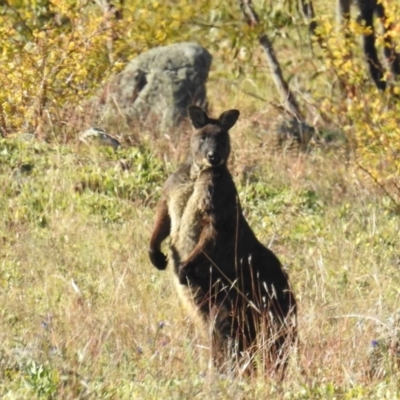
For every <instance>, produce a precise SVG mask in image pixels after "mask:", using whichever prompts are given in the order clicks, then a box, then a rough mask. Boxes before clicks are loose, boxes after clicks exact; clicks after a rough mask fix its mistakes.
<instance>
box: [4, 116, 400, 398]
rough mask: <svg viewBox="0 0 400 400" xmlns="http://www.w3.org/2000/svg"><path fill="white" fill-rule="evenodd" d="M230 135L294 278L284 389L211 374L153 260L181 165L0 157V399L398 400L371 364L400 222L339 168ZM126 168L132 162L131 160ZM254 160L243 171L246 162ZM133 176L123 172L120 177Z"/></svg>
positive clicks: (88, 153)
mask: <svg viewBox="0 0 400 400" xmlns="http://www.w3.org/2000/svg"><path fill="white" fill-rule="evenodd" d="M245 125H246V118H244V119H243V120H242V121H241V123H240V124H239V125H238V126H237V127H236V128H235V129H234V130H233V146H234V159H235V160H240V163H239V161H236V162H237V163H238V164H237V165H235V164H233V165H232V169H233V170H238V169H239V166H241V167H243V166H246V167H247V168H245V172H243V171H242V173H237V174H236V180H237V184H238V188H239V191H240V196H241V200H242V203H243V206H244V209H245V212H246V215H247V217H248V219H249V220H250V222H251V225H252V226H253V227H254V229H255V231H256V232H257V235H258V236H259V237H260V239H261V240H262V241H263V242H264V243H266V244H268V245H269V246H270V247H271V248H272V249H273V250H274V251H275V252H276V253H277V254H278V255H279V256H280V258H281V259H282V261H283V262H284V264H285V266H286V267H287V269H288V271H289V273H290V277H291V281H292V283H293V287H294V291H295V293H296V296H297V299H298V302H299V311H300V318H299V325H300V328H299V332H300V338H301V347H300V348H299V350H298V354H297V355H296V354H295V355H294V356H293V357H292V360H291V364H290V368H289V371H288V376H287V379H286V380H285V382H284V383H283V384H282V385H278V384H277V383H274V382H273V381H269V380H266V379H264V378H263V377H262V376H256V377H253V378H251V379H250V380H249V379H245V378H243V379H239V380H238V379H235V380H232V378H231V377H229V376H219V375H218V374H217V373H216V372H213V371H209V369H208V358H209V357H208V351H207V345H208V344H207V343H204V340H203V339H201V338H200V337H198V336H197V334H196V332H195V330H194V329H193V326H192V325H191V323H190V321H189V320H188V319H187V316H186V314H185V311H184V310H183V309H182V308H181V306H180V304H179V301H178V299H177V298H176V295H175V292H174V288H173V286H172V284H171V275H170V274H169V273H168V272H165V273H162V272H159V271H157V270H155V269H154V268H153V267H152V266H151V265H150V263H149V260H148V258H147V243H148V240H149V235H150V230H151V224H152V217H153V209H154V204H155V201H156V200H157V197H158V194H159V189H160V185H161V184H162V181H163V179H164V178H165V177H166V174H167V172H168V171H169V170H170V169H171V168H173V163H172V162H171V163H167V164H164V163H162V162H161V161H160V160H159V159H157V158H156V157H154V156H152V155H151V152H150V151H149V150H148V149H146V147H145V146H143V147H142V148H132V147H128V148H126V149H123V150H121V151H119V152H117V153H115V154H114V153H112V152H110V151H109V150H108V149H107V148H98V149H97V148H95V147H86V146H83V147H82V146H79V145H77V144H75V145H73V144H71V145H69V146H59V145H56V144H45V143H38V142H21V141H17V140H12V139H5V140H3V141H1V143H0V157H1V164H0V165H1V167H0V181H1V187H2V188H4V189H3V194H2V196H1V198H0V207H1V218H0V238H1V251H0V256H1V258H0V262H1V268H0V302H1V304H2V311H1V313H0V326H1V330H0V335H1V340H0V343H1V344H0V354H1V364H0V366H1V369H0V374H1V375H0V394H1V397H2V398H32V396H33V395H37V396H39V397H40V396H43V397H44V398H48V397H51V396H54V397H56V398H115V399H124V398H126V399H131V398H143V399H153V398H154V399H156V398H157V399H161V398H163V399H164V398H171V399H175V398H176V399H178V398H188V399H189V398H204V397H206V396H207V397H209V398H213V399H214V398H215V399H225V398H235V399H236V398H237V399H240V398H246V399H259V398H265V397H263V396H266V397H268V398H288V399H307V398H321V399H327V398H332V399H333V398H367V397H369V398H391V399H393V398H395V397H396V396H397V395H398V372H397V370H396V369H395V368H394V367H391V364H390V357H389V351H387V350H386V349H383V348H382V358H383V361H382V362H379V363H378V364H377V365H378V367H382V368H383V371H382V373H385V374H386V375H385V376H382V375H380V376H378V377H371V376H370V372H371V365H370V358H369V351H370V350H371V341H373V340H378V339H379V338H380V337H381V336H380V335H382V333H381V331H382V328H383V327H385V326H388V322H387V318H388V317H390V316H393V314H394V312H395V310H396V308H397V305H398V302H399V289H398V288H399V287H400V277H399V273H398V270H399V261H400V260H399V255H398V248H399V245H400V243H399V242H400V238H399V235H398V232H399V223H400V222H399V218H398V215H396V214H395V213H394V212H393V210H392V204H391V202H390V201H389V200H388V198H386V197H385V196H384V195H382V193H380V192H379V190H377V189H376V188H375V187H374V186H373V185H371V184H370V182H369V181H368V179H364V178H363V177H362V176H359V174H358V172H357V170H355V169H354V168H353V167H352V166H351V165H348V164H345V163H344V162H343V161H341V160H340V159H338V157H337V156H336V155H335V154H329V152H326V151H321V150H318V149H317V150H315V151H314V152H313V153H312V154H310V155H308V156H307V157H300V158H294V157H283V156H281V155H279V154H271V153H270V152H267V151H265V152H264V149H262V148H261V150H262V152H260V147H259V141H258V140H257V139H256V138H253V139H252V140H250V139H249V138H248V136H246V139H245V138H244V136H243V135H242V134H241V132H242V131H245V129H246V127H245ZM122 160H123V162H122ZM246 161H247V162H246ZM122 166H123V167H122Z"/></svg>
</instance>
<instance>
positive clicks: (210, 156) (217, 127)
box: [188, 106, 239, 169]
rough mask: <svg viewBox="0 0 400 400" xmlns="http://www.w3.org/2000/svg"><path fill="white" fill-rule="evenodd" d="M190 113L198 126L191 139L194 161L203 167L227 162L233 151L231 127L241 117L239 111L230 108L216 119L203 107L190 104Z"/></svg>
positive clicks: (194, 123) (190, 116)
mask: <svg viewBox="0 0 400 400" xmlns="http://www.w3.org/2000/svg"><path fill="white" fill-rule="evenodd" d="M188 114H189V118H190V120H191V121H192V124H193V126H194V127H195V128H196V132H195V133H194V134H193V136H192V137H191V140H190V151H191V155H192V160H193V162H194V163H195V164H196V165H197V166H198V167H200V168H201V169H203V168H214V167H218V166H220V165H223V164H226V162H227V160H228V157H229V153H230V151H231V146H230V141H229V129H231V128H232V126H233V125H235V123H236V121H237V119H238V118H239V111H238V110H228V111H225V112H223V113H222V114H221V115H220V116H219V118H218V119H214V118H210V117H209V116H208V115H207V113H206V112H205V111H204V110H203V109H202V108H200V107H197V106H189V107H188Z"/></svg>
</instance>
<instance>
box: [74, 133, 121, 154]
mask: <svg viewBox="0 0 400 400" xmlns="http://www.w3.org/2000/svg"><path fill="white" fill-rule="evenodd" d="M79 140H80V141H81V142H84V143H87V144H89V142H93V141H94V140H95V141H96V142H97V144H99V145H102V146H110V147H112V148H113V149H114V150H117V149H118V147H119V146H121V143H120V142H119V141H118V140H117V139H115V138H114V137H112V136H111V135H109V134H108V133H106V132H105V131H104V130H102V129H100V128H90V129H88V130H87V131H85V132H83V133H81V135H80V136H79Z"/></svg>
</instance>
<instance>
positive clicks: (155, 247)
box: [149, 201, 171, 269]
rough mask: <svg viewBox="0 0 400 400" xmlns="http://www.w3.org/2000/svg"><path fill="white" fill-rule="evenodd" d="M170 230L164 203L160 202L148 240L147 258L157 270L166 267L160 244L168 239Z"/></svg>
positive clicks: (166, 208)
mask: <svg viewBox="0 0 400 400" xmlns="http://www.w3.org/2000/svg"><path fill="white" fill-rule="evenodd" d="M170 230H171V219H170V216H169V214H168V207H167V203H166V202H165V201H161V202H160V203H159V205H158V208H157V213H156V219H155V223H154V228H153V234H152V235H151V239H150V248H149V257H150V261H151V262H152V264H153V265H154V266H155V267H156V268H158V269H165V268H166V267H167V257H166V256H165V255H164V254H163V253H162V251H161V243H162V242H163V241H164V240H165V239H166V238H167V237H168V235H169V234H170Z"/></svg>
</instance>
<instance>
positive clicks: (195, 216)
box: [149, 106, 297, 377]
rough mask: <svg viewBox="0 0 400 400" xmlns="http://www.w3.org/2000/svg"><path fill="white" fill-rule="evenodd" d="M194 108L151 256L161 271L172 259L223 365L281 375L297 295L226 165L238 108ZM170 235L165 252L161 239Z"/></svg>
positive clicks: (293, 333) (291, 338)
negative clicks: (213, 114) (214, 113)
mask: <svg viewBox="0 0 400 400" xmlns="http://www.w3.org/2000/svg"><path fill="white" fill-rule="evenodd" d="M188 114H189V117H190V119H191V122H192V124H193V126H194V128H195V133H194V134H193V135H192V137H191V140H190V150H189V154H188V157H187V160H186V162H184V163H183V164H182V165H181V166H180V167H179V168H178V169H177V171H176V172H175V173H173V174H172V175H171V176H170V177H169V178H168V179H167V181H166V182H165V184H164V187H163V192H162V196H161V198H160V200H159V202H158V205H157V210H156V217H155V223H154V230H153V233H152V236H151V240H150V249H149V256H150V260H151V262H152V263H153V264H154V266H155V267H157V268H158V269H159V270H164V269H165V268H166V267H167V263H168V261H169V262H170V263H171V264H172V267H173V268H174V272H175V274H176V276H177V280H178V281H179V283H178V285H179V287H180V289H183V291H182V290H180V292H183V293H185V295H186V298H187V300H188V301H190V302H192V304H193V305H194V307H195V309H196V310H197V313H198V315H200V316H201V320H202V321H203V322H205V323H206V324H208V327H211V328H212V332H213V335H212V336H213V340H212V341H211V343H212V348H213V352H212V354H213V358H214V361H215V363H216V364H217V365H218V366H219V367H220V368H231V367H232V366H237V367H238V368H239V369H238V371H239V372H240V371H246V372H249V371H250V372H251V371H252V370H253V368H254V366H256V365H257V366H260V365H261V366H262V370H263V371H264V370H265V371H266V372H268V373H271V374H272V375H275V374H276V375H277V376H280V377H282V376H283V373H284V370H285V367H286V364H287V357H288V353H289V349H290V347H291V346H292V345H293V344H294V343H295V342H296V328H297V321H296V313H297V310H296V301H295V299H294V295H293V293H292V290H291V288H290V285H289V281H288V276H287V274H286V273H285V272H284V270H283V269H282V265H281V263H280V262H279V260H278V258H277V257H276V256H275V254H274V253H273V252H272V251H270V250H269V249H267V248H266V247H265V246H263V245H262V244H261V243H260V242H259V241H258V240H257V238H256V236H255V235H254V233H253V231H252V230H251V228H250V226H249V225H248V223H247V221H246V220H245V218H244V216H243V213H242V209H241V206H240V202H239V198H238V193H237V190H236V187H235V184H234V181H233V179H232V176H231V174H230V172H229V170H228V168H227V161H228V157H229V154H230V138H229V129H230V128H232V127H233V126H234V125H235V123H236V121H237V119H238V118H239V111H238V110H229V111H225V112H224V113H222V114H221V115H220V117H219V118H218V119H214V118H210V117H209V116H208V115H207V113H206V112H205V111H203V110H202V109H201V108H200V107H197V106H190V107H189V108H188ZM168 236H170V252H169V256H168V258H167V256H166V255H165V254H164V253H163V252H162V251H161V244H162V242H163V241H164V240H165V239H166V238H167V237H168Z"/></svg>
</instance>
